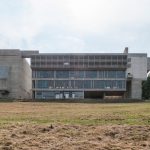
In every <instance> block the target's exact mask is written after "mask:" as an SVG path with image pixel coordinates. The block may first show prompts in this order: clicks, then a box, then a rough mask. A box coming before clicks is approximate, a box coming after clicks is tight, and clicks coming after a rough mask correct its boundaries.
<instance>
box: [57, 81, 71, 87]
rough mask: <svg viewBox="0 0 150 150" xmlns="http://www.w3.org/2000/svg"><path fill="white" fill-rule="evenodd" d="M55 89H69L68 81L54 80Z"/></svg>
mask: <svg viewBox="0 0 150 150" xmlns="http://www.w3.org/2000/svg"><path fill="white" fill-rule="evenodd" d="M55 88H56V89H66V88H69V81H68V80H55Z"/></svg>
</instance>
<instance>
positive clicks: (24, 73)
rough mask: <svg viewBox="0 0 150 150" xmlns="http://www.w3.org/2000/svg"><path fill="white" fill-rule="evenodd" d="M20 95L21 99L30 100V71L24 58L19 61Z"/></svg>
mask: <svg viewBox="0 0 150 150" xmlns="http://www.w3.org/2000/svg"><path fill="white" fill-rule="evenodd" d="M20 67H21V68H20V77H21V78H20V79H21V80H20V83H21V84H20V86H21V88H20V93H21V98H26V99H31V98H32V71H31V68H30V65H29V64H28V62H27V61H26V59H25V58H23V59H21V66H20Z"/></svg>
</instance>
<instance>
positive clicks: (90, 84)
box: [84, 80, 92, 89]
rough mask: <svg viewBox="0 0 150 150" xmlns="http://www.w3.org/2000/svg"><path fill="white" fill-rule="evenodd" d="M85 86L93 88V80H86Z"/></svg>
mask: <svg viewBox="0 0 150 150" xmlns="http://www.w3.org/2000/svg"><path fill="white" fill-rule="evenodd" d="M84 88H85V89H91V88H92V81H91V80H84Z"/></svg>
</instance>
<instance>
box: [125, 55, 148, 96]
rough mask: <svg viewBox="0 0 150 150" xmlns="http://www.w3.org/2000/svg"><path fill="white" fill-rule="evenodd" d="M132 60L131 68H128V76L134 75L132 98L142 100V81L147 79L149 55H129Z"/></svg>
mask: <svg viewBox="0 0 150 150" xmlns="http://www.w3.org/2000/svg"><path fill="white" fill-rule="evenodd" d="M128 58H130V59H131V62H129V63H128V64H130V67H128V68H127V74H128V73H130V74H131V75H132V82H131V98H133V99H141V98H142V81H143V80H146V78H147V54H129V55H128Z"/></svg>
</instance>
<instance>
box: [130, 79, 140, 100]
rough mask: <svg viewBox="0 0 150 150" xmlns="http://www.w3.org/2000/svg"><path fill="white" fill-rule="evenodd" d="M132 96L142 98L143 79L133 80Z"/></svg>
mask: <svg viewBox="0 0 150 150" xmlns="http://www.w3.org/2000/svg"><path fill="white" fill-rule="evenodd" d="M131 98H133V99H141V98H142V80H138V79H133V80H132V82H131Z"/></svg>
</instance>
